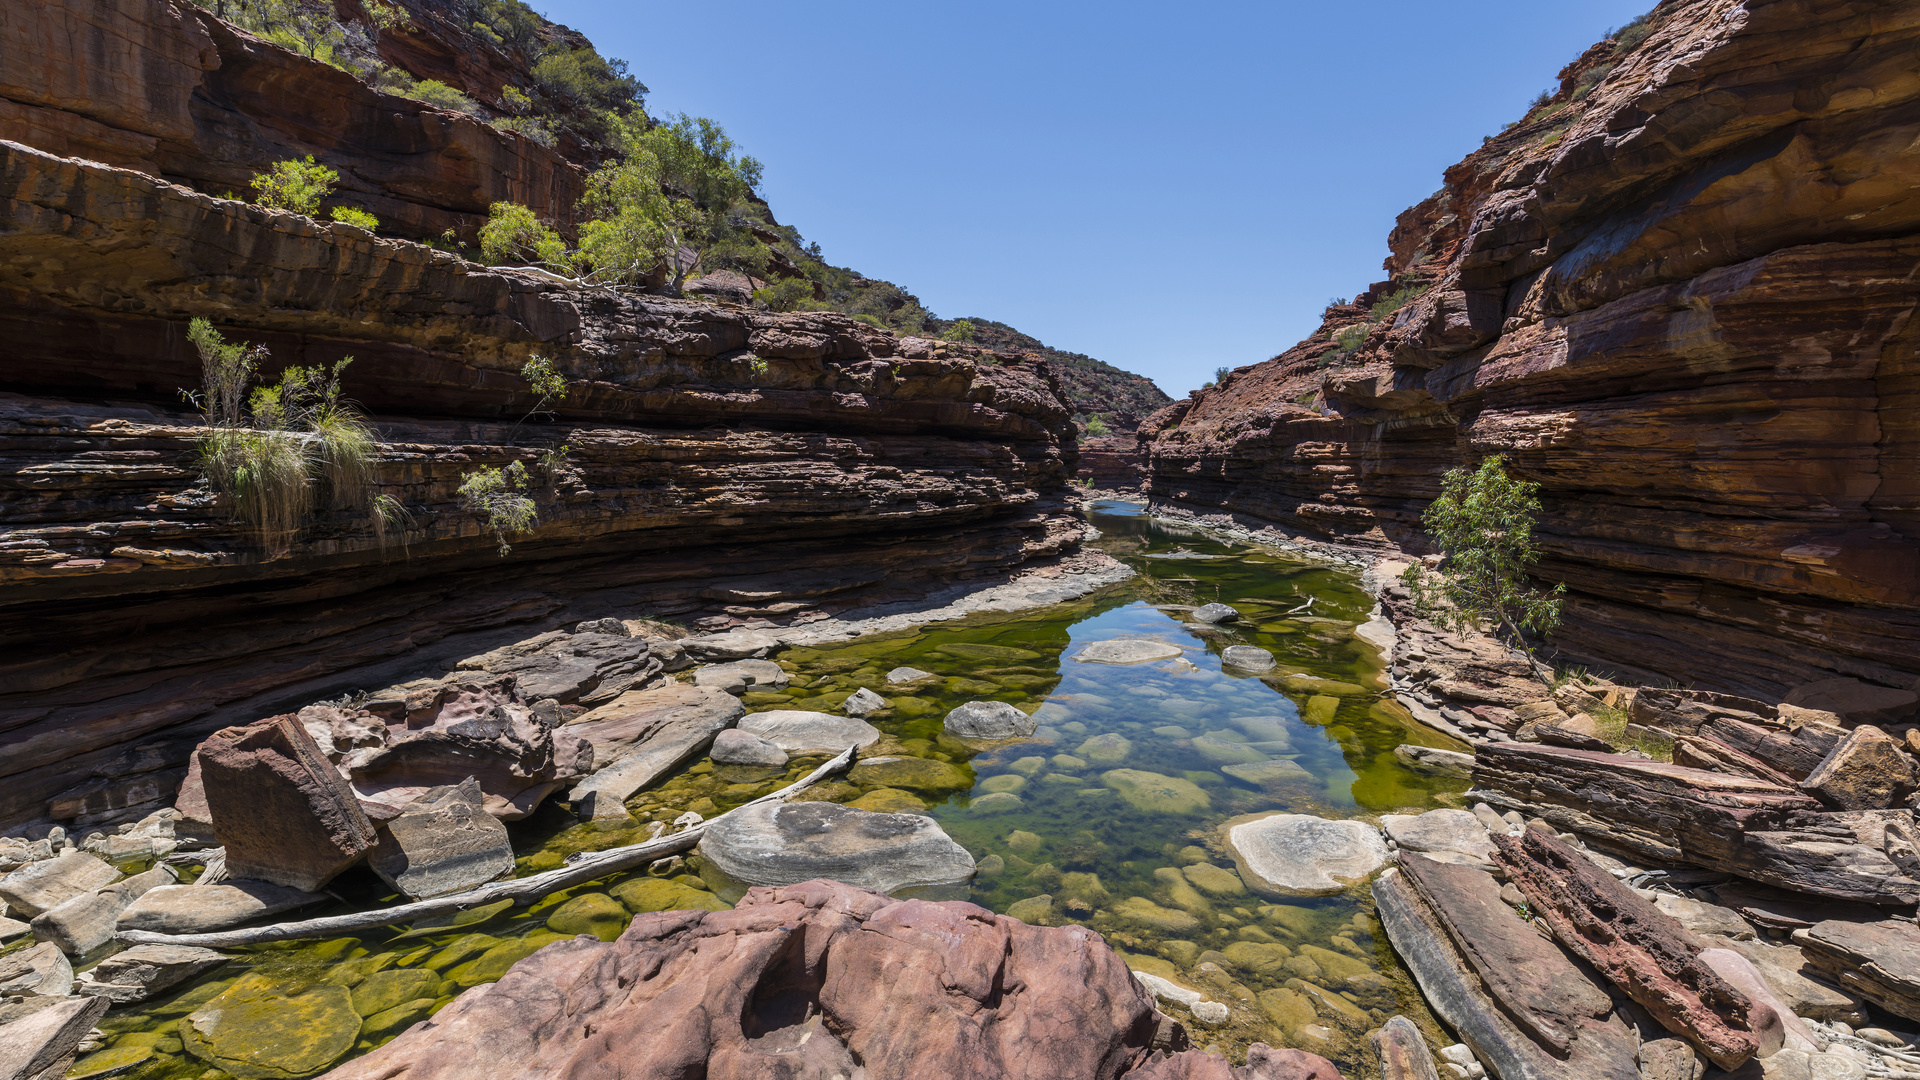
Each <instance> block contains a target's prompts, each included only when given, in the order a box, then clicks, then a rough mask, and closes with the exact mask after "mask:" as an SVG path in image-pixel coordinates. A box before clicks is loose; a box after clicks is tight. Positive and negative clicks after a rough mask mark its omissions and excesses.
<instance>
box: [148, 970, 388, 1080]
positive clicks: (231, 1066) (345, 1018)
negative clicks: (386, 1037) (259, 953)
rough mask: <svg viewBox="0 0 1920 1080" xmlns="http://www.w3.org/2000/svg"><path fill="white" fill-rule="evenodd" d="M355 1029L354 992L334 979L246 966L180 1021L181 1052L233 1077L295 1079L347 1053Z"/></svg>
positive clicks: (357, 1023)
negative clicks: (285, 978) (283, 977)
mask: <svg viewBox="0 0 1920 1080" xmlns="http://www.w3.org/2000/svg"><path fill="white" fill-rule="evenodd" d="M359 1036H360V1014H359V1013H358V1012H355V1011H354V1008H353V993H352V991H350V990H349V989H347V988H346V987H344V986H341V985H339V984H337V983H325V982H323V983H308V982H305V981H304V980H302V981H290V982H285V983H283V982H280V981H277V980H276V979H274V978H273V977H272V976H269V975H264V974H259V973H250V974H247V975H242V976H241V977H240V978H239V979H238V980H236V981H235V982H234V984H233V985H232V986H230V987H228V988H227V989H226V990H224V991H222V992H221V993H220V994H219V995H218V996H216V997H214V998H212V999H211V1000H209V1001H208V1002H206V1003H205V1004H203V1005H201V1006H200V1007H199V1008H197V1009H195V1010H193V1011H192V1012H191V1013H188V1014H187V1016H186V1018H185V1019H183V1020H182V1021H180V1038H181V1041H182V1042H184V1043H185V1044H186V1051H187V1053H189V1054H192V1055H193V1056H194V1057H197V1058H199V1059H200V1060H201V1061H204V1062H206V1063H207V1064H208V1065H211V1066H213V1067H214V1068H216V1069H220V1070H222V1071H224V1072H228V1073H231V1074H233V1075H234V1076H238V1077H248V1078H255V1077H264V1078H274V1080H281V1078H286V1080H292V1078H294V1077H302V1076H312V1075H313V1074H315V1073H317V1072H319V1071H320V1070H322V1069H324V1068H326V1067H327V1066H329V1065H331V1064H333V1063H334V1062H336V1061H338V1060H340V1059H341V1058H342V1057H344V1056H345V1055H346V1053H347V1051H348V1050H351V1049H353V1044H354V1040H355V1039H357V1038H359Z"/></svg>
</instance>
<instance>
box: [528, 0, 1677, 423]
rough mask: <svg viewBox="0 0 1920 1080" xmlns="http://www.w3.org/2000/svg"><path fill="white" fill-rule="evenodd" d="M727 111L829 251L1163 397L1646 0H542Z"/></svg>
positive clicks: (1367, 261)
mask: <svg viewBox="0 0 1920 1080" xmlns="http://www.w3.org/2000/svg"><path fill="white" fill-rule="evenodd" d="M531 2H532V3H533V6H534V8H535V9H536V10H538V11H540V12H541V13H542V14H544V15H546V16H547V17H549V18H551V19H554V20H556V21H559V22H563V23H566V24H567V25H569V26H572V27H574V28H575V29H577V30H581V31H583V32H585V33H586V34H587V35H588V36H589V37H591V38H592V39H593V40H594V43H595V44H596V45H597V46H598V47H599V49H600V51H601V52H602V53H603V54H605V55H608V56H617V57H622V58H624V59H626V60H627V61H628V63H629V64H630V65H631V66H632V71H633V73H634V74H635V75H637V76H639V77H640V79H641V80H642V81H643V82H645V83H646V84H647V86H648V87H649V88H650V89H651V90H652V93H651V94H650V95H649V96H648V99H647V100H648V107H649V109H650V110H651V111H652V112H653V113H654V115H656V116H658V115H663V114H666V113H674V112H687V113H692V114H695V115H704V116H710V117H712V118H714V119H715V120H717V121H719V122H720V123H721V124H722V125H724V126H725V127H726V128H727V130H728V131H729V132H730V133H731V134H732V135H733V136H734V137H735V139H736V141H738V142H739V143H740V144H741V145H742V146H743V147H744V148H745V149H746V150H747V152H749V153H751V154H753V155H754V156H755V157H758V158H759V159H760V160H761V161H762V162H764V163H765V165H766V183H765V185H764V188H763V191H762V194H764V195H765V196H766V198H767V199H768V200H769V201H770V202H771V203H772V205H773V209H774V212H775V214H776V215H777V216H778V217H779V218H780V220H781V221H782V222H784V223H786V224H789V225H793V226H795V227H797V228H798V229H799V230H800V231H801V232H802V233H803V234H804V235H805V236H806V237H807V238H808V239H809V240H812V241H817V242H818V243H819V244H820V246H821V248H822V249H823V253H824V255H825V256H826V258H827V260H828V261H829V262H832V263H834V264H836V265H839V266H848V267H852V268H854V269H856V270H859V271H860V272H861V273H864V274H868V275H871V276H874V277H880V278H885V279H887V280H889V281H893V282H896V283H898V284H900V285H901V286H903V287H905V288H907V289H908V290H910V291H912V292H913V293H915V294H916V295H918V296H919V297H920V299H921V302H922V303H924V304H926V306H927V307H928V309H930V310H931V311H933V312H934V313H935V314H937V315H940V316H941V317H943V318H957V317H960V316H965V315H979V316H984V317H987V318H992V319H998V320H1000V321H1001V322H1005V323H1009V324H1011V325H1013V326H1015V327H1018V328H1019V329H1021V330H1023V331H1025V332H1027V333H1029V334H1032V335H1034V336H1035V337H1037V338H1040V339H1041V340H1042V341H1045V342H1047V343H1048V344H1050V345H1053V346H1054V347H1056V348H1061V349H1067V350H1070V351H1075V352H1083V353H1087V354H1089V355H1091V356H1095V357H1098V358H1099V359H1102V360H1105V361H1107V362H1109V363H1112V364H1115V365H1117V366H1119V367H1122V368H1125V369H1127V370H1129V371H1137V372H1140V373H1141V374H1144V375H1147V376H1149V377H1151V378H1152V379H1153V380H1154V381H1155V382H1157V383H1159V384H1160V387H1161V388H1162V389H1163V390H1166V391H1167V392H1168V393H1170V394H1172V395H1174V396H1175V397H1179V396H1181V395H1182V394H1184V393H1185V392H1186V391H1188V390H1190V389H1192V388H1194V387H1196V386H1199V385H1200V384H1201V383H1202V382H1205V381H1207V380H1208V379H1210V378H1211V377H1212V374H1213V370H1214V368H1216V367H1219V366H1222V365H1224V366H1228V367H1237V366H1239V365H1242V364H1249V363H1254V362H1256V361H1259V360H1264V359H1266V358H1267V357H1269V356H1272V355H1273V354H1275V353H1277V352H1280V351H1281V350H1283V349H1285V348H1287V347H1289V346H1291V345H1292V344H1293V343H1294V342H1295V341H1297V340H1299V339H1300V338H1301V337H1302V336H1304V335H1305V334H1306V333H1307V332H1309V331H1310V330H1311V329H1312V328H1313V327H1314V326H1316V325H1317V324H1318V321H1319V314H1320V310H1321V308H1322V307H1323V306H1324V305H1325V303H1326V301H1327V300H1328V298H1330V297H1333V296H1343V297H1344V296H1351V295H1353V294H1354V293H1356V292H1359V291H1361V290H1362V289H1364V288H1366V286H1367V285H1369V284H1371V283H1372V282H1374V281H1375V280H1378V279H1379V278H1380V277H1381V276H1382V274H1381V270H1380V261H1381V260H1382V259H1383V258H1385V257H1386V253H1387V249H1386V237H1387V231H1388V230H1389V229H1391V228H1392V226H1393V219H1394V217H1395V216H1396V215H1398V214H1399V213H1400V212H1401V211H1402V210H1404V209H1406V208H1407V207H1408V206H1411V205H1413V204H1414V203H1416V202H1418V201H1420V200H1421V199H1423V198H1425V197H1426V196H1427V195H1429V194H1431V193H1432V192H1433V191H1434V190H1435V189H1436V188H1438V187H1439V186H1440V174H1441V171H1442V170H1443V169H1445V168H1446V167H1447V166H1448V165H1451V164H1453V163H1454V162H1455V161H1457V160H1459V159H1460V158H1461V157H1463V156H1465V154H1466V153H1467V152H1468V151H1469V150H1471V149H1472V148H1473V147H1475V146H1478V145H1479V144H1480V139H1481V137H1482V136H1484V135H1488V134H1491V133H1493V132H1495V131H1498V130H1499V129H1500V127H1501V125H1502V124H1504V123H1506V122H1508V121H1510V120H1513V119H1515V118H1516V117H1518V116H1519V115H1520V114H1521V113H1523V112H1524V111H1525V110H1526V106H1527V103H1528V102H1529V101H1531V100H1532V98H1533V97H1534V95H1535V94H1537V93H1539V92H1540V91H1541V90H1543V89H1545V88H1547V87H1548V86H1550V85H1552V84H1553V81H1554V75H1555V73H1556V72H1558V71H1559V70H1560V68H1561V67H1562V66H1563V65H1565V64H1566V63H1567V62H1568V61H1570V60H1572V59H1573V58H1574V57H1575V56H1577V55H1579V54H1580V52H1581V51H1582V50H1583V49H1585V48H1586V47H1587V46H1588V45H1590V44H1592V43H1593V42H1594V41H1597V40H1599V38H1600V36H1601V35H1602V34H1603V33H1604V32H1605V31H1606V30H1607V29H1608V28H1609V27H1612V26H1618V25H1621V24H1624V23H1626V22H1628V21H1630V20H1632V19H1633V18H1634V17H1635V16H1637V15H1639V14H1640V13H1641V12H1643V11H1645V10H1646V9H1648V8H1650V7H1652V6H1653V0H1578V2H1574V3H1562V2H1551V0H1550V2H1545V3H1543V2H1541V0H1419V2H1405V0H1358V2H1354V0H1349V2H1347V3H1338V4H1334V3H1324V2H1315V3H1304V2H1298V0H1277V2H1268V3H1239V2H1228V3H1218V4H1210V5H1201V4H1196V5H1193V6H1191V7H1189V6H1186V5H1184V4H1144V3H1133V2H1108V3H1100V4H1093V3H1068V2H1047V0H1021V2H1004V0H987V2H974V3H967V4H957V3H948V2H931V3H929V2H920V3H904V4H903V3H898V2H894V3H885V4H882V3H866V2H850V0H818V2H813V3H793V2H786V3H770V2H766V0H734V2H731V3H727V4H724V5H719V6H714V5H709V4H699V3H693V4H688V3H681V4H655V3H649V4H634V3H631V2H625V0H622V2H612V0H531Z"/></svg>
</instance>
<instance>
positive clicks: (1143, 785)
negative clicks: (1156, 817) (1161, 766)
mask: <svg viewBox="0 0 1920 1080" xmlns="http://www.w3.org/2000/svg"><path fill="white" fill-rule="evenodd" d="M1100 780H1101V782H1102V783H1104V784H1106V785H1107V786H1108V787H1110V788H1112V789H1113V790H1115V791H1117V792H1119V793H1120V797H1121V798H1123V799H1125V800H1127V802H1129V803H1131V804H1132V805H1133V807H1134V808H1135V809H1137V810H1144V811H1146V812H1147V813H1150V814H1201V813H1205V812H1206V811H1208V810H1211V809H1212V808H1213V803H1212V801H1211V800H1209V799H1208V798H1207V793H1206V792H1204V791H1202V790H1200V786H1199V785H1198V784H1195V783H1194V782H1193V781H1191V780H1182V779H1180V778H1178V777H1173V776H1162V775H1160V774H1159V773H1151V772H1144V771H1142V770H1139V769H1111V770H1108V771H1107V772H1106V773H1104V774H1102V776H1101V777H1100Z"/></svg>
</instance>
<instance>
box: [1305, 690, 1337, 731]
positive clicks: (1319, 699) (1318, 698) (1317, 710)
mask: <svg viewBox="0 0 1920 1080" xmlns="http://www.w3.org/2000/svg"><path fill="white" fill-rule="evenodd" d="M1339 708H1340V699H1339V698H1337V697H1327V696H1325V695H1321V694H1315V695H1314V696H1313V697H1310V698H1308V699H1307V707H1306V708H1304V709H1302V710H1300V715H1302V716H1304V717H1306V719H1307V722H1308V723H1310V724H1328V723H1332V722H1333V714H1334V713H1335V712H1337V711H1338V710H1339Z"/></svg>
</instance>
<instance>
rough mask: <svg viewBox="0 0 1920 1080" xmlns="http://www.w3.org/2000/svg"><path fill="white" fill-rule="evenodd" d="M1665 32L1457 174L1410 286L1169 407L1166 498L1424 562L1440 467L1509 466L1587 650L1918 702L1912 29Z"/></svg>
mask: <svg viewBox="0 0 1920 1080" xmlns="http://www.w3.org/2000/svg"><path fill="white" fill-rule="evenodd" d="M1899 10H1900V11H1901V12H1905V8H1904V7H1902V8H1900V9H1899ZM1907 14H1910V13H1907ZM1650 29H1651V32H1650V33H1648V34H1647V35H1646V36H1645V37H1644V38H1643V39H1641V40H1639V41H1637V42H1634V41H1631V40H1630V39H1623V40H1622V41H1620V42H1603V43H1601V44H1600V45H1596V46H1595V47H1594V48H1593V49H1591V50H1589V51H1588V53H1587V54H1586V55H1584V56H1582V57H1581V58H1580V59H1579V60H1578V61H1576V62H1575V63H1574V64H1572V65H1569V66H1568V68H1567V69H1566V70H1565V71H1564V72H1563V73H1562V85H1561V89H1560V92H1559V94H1558V95H1557V96H1556V97H1555V98H1554V99H1553V100H1552V102H1551V103H1549V104H1548V105H1546V106H1543V107H1540V108H1536V109H1535V110H1534V111H1533V112H1531V113H1530V114H1529V116H1528V118H1527V119H1526V120H1525V121H1523V122H1522V123H1520V124H1518V125H1517V126H1515V127H1513V128H1510V129H1508V130H1506V131H1504V132H1502V133H1500V134H1499V135H1497V136H1496V137H1494V138H1493V139H1491V140H1489V141H1488V143H1487V144H1486V145H1485V146H1483V147H1482V148H1480V149H1479V150H1477V151H1475V152H1474V153H1473V154H1471V155H1470V156H1468V157H1467V158H1466V159H1465V160H1464V161H1462V162H1460V163H1459V164H1458V165H1455V166H1454V167H1453V168H1451V169H1449V170H1448V171H1447V173H1446V183H1445V186H1444V187H1442V188H1441V190H1440V191H1438V192H1437V193H1435V194H1434V195H1433V196H1432V197H1431V198H1429V199H1428V200H1426V201H1425V202H1423V203H1421V204H1420V205H1419V206H1416V207H1414V208H1413V209H1411V210H1409V211H1407V212H1406V213H1405V214H1403V215H1402V216H1401V218H1400V221H1399V224H1398V226H1397V227H1396V228H1395V230H1394V231H1393V234H1392V236H1391V238H1390V240H1389V244H1390V247H1391V248H1392V251H1393V254H1392V256H1391V257H1390V258H1389V259H1388V260H1387V263H1386V268H1387V270H1388V271H1389V279H1388V281H1386V282H1382V283H1380V284H1377V285H1375V286H1373V287H1372V288H1371V289H1370V290H1368V291H1367V292H1366V293H1364V294H1362V295H1361V296H1359V297H1356V298H1355V300H1354V302H1353V303H1351V304H1342V305H1336V306H1333V307H1330V308H1328V310H1327V314H1326V321H1325V323H1324V324H1323V326H1322V328H1321V330H1320V331H1318V332H1316V333H1315V334H1314V335H1313V336H1312V337H1310V338H1308V339H1307V340H1306V341H1304V342H1302V343H1300V344H1299V345H1296V346H1294V347H1293V348H1291V349H1289V350H1287V351H1286V352H1285V353H1283V354H1281V355H1280V356H1278V357H1276V358H1274V359H1273V360H1270V361H1267V362H1266V363H1263V364H1259V365H1256V366H1254V367H1252V368H1249V369H1244V370H1242V371H1239V372H1236V373H1234V374H1232V375H1230V376H1229V377H1228V378H1227V379H1225V380H1224V381H1223V383H1222V384H1221V385H1220V386H1218V387H1216V388H1213V389H1209V390H1204V391H1201V392H1199V393H1198V394H1197V395H1196V396H1195V397H1194V398H1192V399H1191V400H1189V401H1184V402H1180V403H1177V404H1175V405H1174V406H1171V407H1170V408H1169V409H1167V410H1163V411H1162V412H1161V413H1159V414H1157V416H1156V417H1155V418H1154V419H1153V420H1151V421H1149V422H1148V424H1147V425H1145V426H1144V427H1143V429H1142V436H1143V439H1145V440H1146V443H1145V452H1146V459H1147V467H1148V470H1149V472H1150V478H1149V486H1150V489H1151V491H1152V492H1153V493H1154V494H1155V495H1157V496H1159V497H1162V498H1167V499H1173V500H1179V501H1183V502H1187V503H1191V504H1197V505H1200V506H1211V507H1224V508H1229V509H1231V510H1234V511H1237V512H1241V513H1245V514H1250V515H1254V516H1257V517H1259V518H1264V519H1267V520H1269V521H1273V522H1276V523H1279V524H1281V525H1283V526H1285V527H1288V528H1291V529H1297V530H1301V531H1306V532H1310V533H1316V534H1321V535H1328V536H1334V537H1337V538H1340V539H1343V540H1348V541H1352V542H1355V543H1360V544H1366V545H1371V546H1376V547H1381V548H1387V547H1401V548H1405V549H1409V550H1421V539H1420V536H1419V533H1418V517H1419V513H1420V511H1421V509H1422V508H1423V507H1424V506H1425V504H1426V502H1427V501H1428V500H1429V499H1431V498H1432V497H1433V496H1434V494H1435V493H1436V492H1437V489H1438V478H1439V474H1440V473H1442V472H1444V471H1445V470H1446V469H1447V468H1450V467H1452V466H1455V465H1457V464H1460V463H1461V462H1463V461H1471V460H1477V459H1479V458H1481V457H1483V456H1485V455H1488V454H1494V453H1499V454H1504V455H1506V457H1507V460H1508V461H1509V462H1510V463H1511V465H1512V466H1513V468H1514V470H1515V471H1516V472H1517V473H1518V474H1520V475H1522V476H1524V477H1525V478H1527V479H1529V480H1533V481H1536V482H1538V483H1540V484H1541V485H1542V501H1543V503H1544V504H1545V516H1544V521H1543V523H1542V528H1541V536H1542V540H1543V543H1544V546H1545V548H1546V551H1547V558H1546V560H1545V562H1544V563H1543V564H1542V566H1541V573H1542V576H1544V577H1546V578H1549V579H1553V580H1564V581H1565V582H1566V583H1567V585H1568V587H1569V589H1571V590H1572V594H1571V597H1570V601H1571V602H1570V604H1569V607H1568V613H1567V615H1568V618H1567V626H1566V629H1565V631H1564V632H1563V633H1562V634H1561V636H1560V638H1559V639H1558V643H1559V644H1560V645H1561V647H1562V648H1563V649H1567V650H1569V651H1570V652H1572V653H1573V654H1575V658H1576V659H1579V658H1586V659H1589V660H1590V661H1592V662H1596V663H1600V664H1603V665H1606V666H1610V667H1615V668H1623V669H1627V670H1629V671H1634V672H1637V673H1640V674H1643V675H1644V674H1658V675H1659V676H1662V677H1665V678H1673V679H1678V680H1681V681H1683V682H1686V683H1688V684H1692V685H1696V686H1700V687H1702V688H1712V689H1721V690H1728V691H1734V692H1740V693H1746V694H1751V695H1754V696H1760V697H1766V698H1768V699H1769V700H1777V699H1778V698H1779V697H1780V695H1781V694H1782V693H1784V692H1785V691H1786V690H1788V689H1790V688H1791V687H1793V686H1796V685H1799V684H1801V683H1806V682H1812V681H1816V680H1819V679H1824V678H1830V677H1833V676H1834V675H1835V674H1842V675H1849V676H1854V677H1860V678H1865V679H1868V680H1870V681H1873V682H1878V683H1881V684H1884V685H1888V686H1896V687H1900V688H1905V687H1907V686H1908V685H1909V684H1911V683H1912V682H1913V681H1914V678H1915V675H1916V673H1920V643H1916V633H1915V630H1916V627H1920V581H1917V580H1916V573H1920V547H1917V546H1916V544H1915V541H1914V538H1915V536H1916V534H1920V479H1916V477H1920V472H1916V470H1915V467H1914V465H1915V461H1916V459H1920V411H1916V400H1917V399H1916V397H1915V395H1914V393H1913V389H1912V387H1913V386H1914V385H1915V381H1916V376H1917V375H1920V362H1917V361H1916V359H1915V356H1914V348H1913V337H1914V334H1915V330H1914V328H1913V326H1912V325H1911V315H1912V312H1913V307H1914V304H1915V300H1916V297H1917V296H1920V292H1916V290H1915V288H1914V286H1913V284H1912V282H1911V281H1910V280H1909V277H1908V275H1909V272H1910V270H1911V268H1912V266H1913V264H1914V259H1915V257H1916V255H1920V236H1916V233H1920V196H1916V194H1915V192H1916V191H1920V188H1916V186H1915V184H1916V181H1917V180H1920V162H1916V160H1915V159H1914V158H1913V156H1912V155H1909V154H1904V153H1902V152H1899V151H1898V150H1897V149H1896V148H1904V147H1907V146H1909V145H1911V144H1912V142H1913V140H1914V137H1915V136H1916V135H1917V134H1920V78H1917V77H1916V76H1915V75H1914V73H1913V72H1911V71H1910V70H1908V69H1907V68H1906V67H1905V66H1903V61H1902V60H1901V57H1903V56H1905V55H1907V54H1909V53H1910V51H1911V50H1912V48H1913V47H1914V42H1915V36H1916V33H1920V30H1916V28H1915V26H1914V22H1913V20H1912V19H1911V18H1908V17H1906V14H1898V15H1896V14H1895V12H1894V11H1892V10H1889V9H1876V10H1875V11H1867V10H1864V9H1862V8H1860V7H1858V6H1857V5H1851V4H1846V3H1841V2H1837V0H1790V2H1785V3H1773V4H1765V5H1760V4H1751V3H1742V2H1739V0H1689V2H1685V3H1677V4H1667V5H1662V6H1661V8H1660V9H1659V12H1658V13H1657V14H1656V15H1655V16H1654V17H1653V19H1652V21H1651V23H1650ZM1409 293H1412V296H1411V299H1409V298H1408V296H1409ZM1396 304H1398V306H1395V305H1396Z"/></svg>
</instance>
